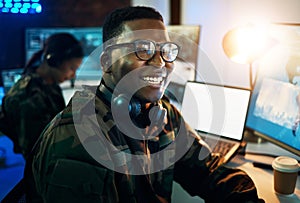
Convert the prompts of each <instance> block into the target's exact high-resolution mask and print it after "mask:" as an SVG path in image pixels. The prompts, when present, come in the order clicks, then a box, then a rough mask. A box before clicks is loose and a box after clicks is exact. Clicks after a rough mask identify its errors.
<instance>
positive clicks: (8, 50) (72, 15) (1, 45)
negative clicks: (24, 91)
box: [0, 0, 130, 69]
mask: <svg viewBox="0 0 300 203" xmlns="http://www.w3.org/2000/svg"><path fill="white" fill-rule="evenodd" d="M41 4H42V6H43V12H42V13H40V14H27V15H26V14H25V15H24V14H8V13H5V14H2V13H0V69H10V68H20V67H23V66H24V64H25V62H26V61H25V29H26V28H29V27H100V26H101V25H102V23H103V20H104V17H105V15H106V14H107V13H109V12H110V11H111V10H113V9H115V8H117V7H123V6H128V5H130V0H63V1H57V0H44V1H41Z"/></svg>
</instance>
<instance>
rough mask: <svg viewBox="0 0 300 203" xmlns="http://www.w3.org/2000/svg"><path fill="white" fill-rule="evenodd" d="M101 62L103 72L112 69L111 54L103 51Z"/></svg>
mask: <svg viewBox="0 0 300 203" xmlns="http://www.w3.org/2000/svg"><path fill="white" fill-rule="evenodd" d="M100 63H101V66H102V70H103V72H105V73H109V72H110V71H111V70H110V68H111V60H110V56H109V55H108V54H107V53H105V52H103V53H102V54H101V56H100Z"/></svg>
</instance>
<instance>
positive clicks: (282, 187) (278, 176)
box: [272, 156, 299, 195]
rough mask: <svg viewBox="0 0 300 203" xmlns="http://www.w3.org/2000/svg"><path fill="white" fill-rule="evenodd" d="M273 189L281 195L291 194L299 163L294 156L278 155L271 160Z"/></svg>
mask: <svg viewBox="0 0 300 203" xmlns="http://www.w3.org/2000/svg"><path fill="white" fill-rule="evenodd" d="M272 167H273V169H274V170H273V171H274V190H275V192H277V193H279V194H283V195H289V194H293V193H294V190H295V186H296V182H297V177H298V171H299V164H298V161H297V160H296V159H294V158H291V157H287V156H279V157H277V158H275V159H274V161H273V162H272Z"/></svg>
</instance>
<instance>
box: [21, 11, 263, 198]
mask: <svg viewBox="0 0 300 203" xmlns="http://www.w3.org/2000/svg"><path fill="white" fill-rule="evenodd" d="M143 31H144V32H143ZM103 42H104V47H103V53H102V54H101V56H100V61H101V65H102V68H103V77H102V79H101V82H100V84H99V86H97V87H86V88H85V89H84V90H83V91H79V92H76V93H75V94H74V96H73V97H72V99H71V102H69V104H68V106H67V107H66V108H65V109H64V110H63V111H62V112H61V113H59V114H58V115H57V116H56V117H55V118H54V119H53V120H52V121H51V123H50V124H49V125H48V126H47V128H46V129H45V130H44V131H43V133H42V135H41V140H40V142H39V143H38V145H37V146H36V149H35V153H34V154H33V157H32V164H29V163H28V164H27V167H26V170H25V171H26V173H25V175H26V176H27V177H29V178H30V177H33V179H34V180H35V186H34V187H35V188H31V192H32V193H31V194H28V197H36V198H40V201H41V202H73V203H74V202H78V203H79V202H80V203H82V202H89V203H92V202H95V203H96V202H97V203H171V202H172V201H171V196H172V184H173V181H176V182H177V183H179V184H180V185H181V186H182V187H183V188H184V189H185V190H186V191H187V192H188V193H189V194H190V195H192V196H196V195H197V196H199V197H201V198H203V199H204V200H205V202H239V203H245V202H247V203H257V202H264V201H263V200H261V199H259V197H258V195H257V190H256V187H255V185H254V183H253V181H252V180H251V178H250V177H249V176H248V175H247V174H246V173H245V172H244V171H242V170H239V169H234V168H228V167H226V166H224V165H220V164H218V162H219V161H220V159H221V157H220V156H218V155H215V154H212V153H210V150H209V148H208V146H207V145H206V143H205V142H204V141H203V140H202V139H201V138H200V137H199V136H198V135H197V133H196V132H195V131H194V130H193V129H191V128H190V127H189V125H188V124H187V123H185V122H184V119H183V118H182V116H181V114H180V112H179V111H178V110H177V109H176V107H175V106H173V105H172V104H170V102H169V100H168V98H166V97H165V96H164V90H165V88H166V86H167V85H168V81H169V77H170V74H171V72H172V71H173V69H174V65H175V64H174V61H175V60H176V58H177V57H178V54H179V52H180V47H179V46H178V45H177V44H176V43H174V42H172V41H170V39H169V36H168V33H167V31H166V27H165V25H164V22H163V18H162V16H161V14H160V13H159V12H157V11H156V10H155V9H153V8H150V7H142V6H138V7H125V8H119V9H116V10H114V11H113V12H112V13H111V14H110V15H108V16H107V17H106V20H105V22H104V25H103ZM199 155H201V156H199ZM34 191H35V192H36V193H35V194H33V192H34ZM29 199H30V198H29ZM31 202H34V201H31Z"/></svg>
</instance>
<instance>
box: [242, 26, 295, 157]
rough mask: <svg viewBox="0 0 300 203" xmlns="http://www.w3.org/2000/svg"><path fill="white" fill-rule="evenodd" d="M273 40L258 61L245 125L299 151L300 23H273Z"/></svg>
mask: <svg viewBox="0 0 300 203" xmlns="http://www.w3.org/2000/svg"><path fill="white" fill-rule="evenodd" d="M269 34H270V37H271V38H272V41H273V42H274V45H273V46H272V48H271V49H270V50H269V51H268V52H267V53H266V54H265V55H264V56H263V58H261V59H260V61H259V67H258V71H257V79H256V84H255V87H254V90H253V93H252V98H251V101H250V108H249V112H248V118H247V123H246V125H247V127H248V128H250V129H253V130H254V132H256V134H257V135H259V136H261V137H263V138H265V139H267V140H268V141H271V142H273V143H275V144H277V145H279V146H281V147H283V148H284V149H287V150H289V151H291V152H293V153H294V154H296V155H298V156H299V155H300V24H272V25H271V26H270V29H269Z"/></svg>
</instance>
